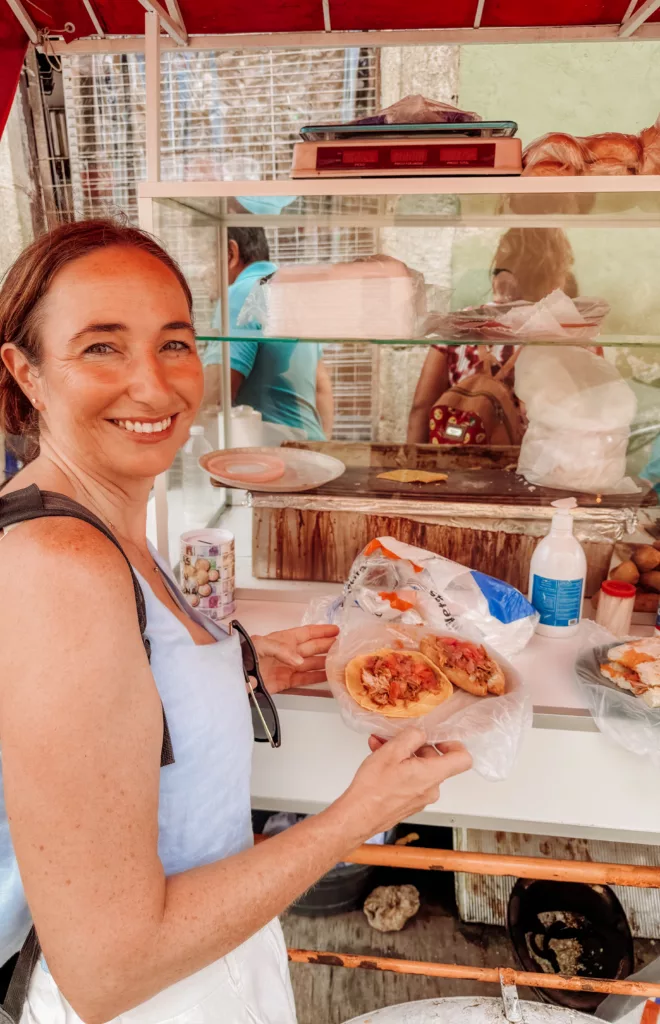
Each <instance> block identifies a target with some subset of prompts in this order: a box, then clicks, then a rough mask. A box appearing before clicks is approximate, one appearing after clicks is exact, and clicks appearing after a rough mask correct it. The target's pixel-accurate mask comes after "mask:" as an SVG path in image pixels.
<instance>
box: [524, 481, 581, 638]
mask: <svg viewBox="0 0 660 1024" xmlns="http://www.w3.org/2000/svg"><path fill="white" fill-rule="evenodd" d="M552 506H553V508H556V509H557V511H556V512H555V514H554V516H553V517H552V525H551V527H550V533H549V534H548V536H547V537H544V538H543V540H542V541H540V542H539V544H538V545H537V547H536V550H535V552H534V554H533V555H532V564H531V566H530V573H529V600H530V601H531V603H532V604H533V605H534V607H535V609H536V611H537V612H538V613H539V614H540V616H541V621H540V622H539V624H538V626H537V627H536V632H537V633H540V634H541V635H542V636H554V637H567V636H573V634H574V633H577V630H578V626H579V625H580V616H581V614H582V599H583V597H584V580H585V577H586V575H587V559H586V556H585V554H584V551H583V549H582V545H581V544H580V542H579V541H577V540H576V539H575V537H574V536H573V516H572V514H571V511H572V509H574V508H576V506H577V501H576V500H575V498H561V499H560V500H559V501H553V502H552Z"/></svg>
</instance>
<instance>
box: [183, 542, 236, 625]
mask: <svg viewBox="0 0 660 1024" xmlns="http://www.w3.org/2000/svg"><path fill="white" fill-rule="evenodd" d="M234 566H235V558H234V537H233V534H231V533H230V532H229V531H228V530H213V529H208V530H192V531H190V532H189V533H184V534H182V536H181V585H182V589H183V593H184V595H185V598H186V600H187V601H188V603H189V604H190V606H191V607H192V608H195V609H196V610H197V611H199V612H202V613H203V614H204V615H208V617H209V618H210V619H213V620H214V621H216V622H218V621H221V620H222V619H225V618H226V617H227V616H228V615H232V614H233V612H234V610H235V608H236V603H235V601H234V573H235V568H234Z"/></svg>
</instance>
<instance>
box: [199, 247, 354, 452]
mask: <svg viewBox="0 0 660 1024" xmlns="http://www.w3.org/2000/svg"><path fill="white" fill-rule="evenodd" d="M228 236H229V245H228V263H229V330H230V333H231V337H232V339H236V340H232V341H231V348H230V353H231V391H232V404H233V405H249V406H251V407H252V408H253V409H256V410H258V411H259V412H260V413H261V415H262V417H263V419H264V420H265V421H266V422H268V423H281V424H283V425H284V426H288V427H296V428H298V429H299V430H303V431H304V432H305V434H306V435H307V438H308V440H310V441H323V440H325V439H326V437H330V436H331V434H332V421H333V411H334V408H333V406H334V403H333V395H332V385H331V383H330V376H329V374H328V371H327V368H326V366H325V364H324V363H323V359H322V356H323V351H322V346H321V345H320V344H317V343H316V342H299V341H265V340H256V339H259V338H260V337H261V334H262V324H261V322H260V321H259V319H258V318H256V317H257V314H254V316H255V319H249V318H247V319H246V317H245V316H243V317H241V311H242V310H243V307H244V305H245V303H246V300H247V299H248V296H249V295H250V293H251V292H252V291H253V289H255V288H259V287H261V282H263V281H264V279H266V278H268V277H270V276H271V275H272V274H274V273H275V272H276V270H277V267H276V265H275V264H274V263H271V262H270V253H269V251H268V241H267V239H266V233H265V231H264V230H263V228H230V229H229V231H228ZM253 305H256V304H254V303H253ZM250 315H252V314H250ZM212 326H213V329H214V330H217V331H218V332H219V331H220V330H221V310H220V303H219V302H218V303H217V305H216V308H215V313H214V316H213V323H212ZM239 339H240V340H239ZM202 358H203V362H204V366H205V368H206V374H207V386H209V387H211V388H217V387H218V367H219V365H220V363H221V361H222V356H221V349H220V345H219V344H215V345H214V344H213V343H211V344H209V345H207V348H206V350H205V351H204V353H203V355H202Z"/></svg>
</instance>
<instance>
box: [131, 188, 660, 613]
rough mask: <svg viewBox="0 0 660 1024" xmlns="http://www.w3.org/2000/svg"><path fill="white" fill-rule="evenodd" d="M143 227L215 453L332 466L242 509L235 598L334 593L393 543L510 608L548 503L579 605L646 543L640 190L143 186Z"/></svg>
mask: <svg viewBox="0 0 660 1024" xmlns="http://www.w3.org/2000/svg"><path fill="white" fill-rule="evenodd" d="M140 215H141V222H142V224H143V225H144V226H145V227H147V228H149V229H151V230H153V232H154V233H155V234H156V235H157V236H158V237H159V238H160V239H161V240H162V241H163V243H164V244H165V246H166V248H167V249H168V250H169V251H170V252H171V253H172V254H173V255H174V256H175V257H176V258H177V259H178V260H179V262H180V263H181V265H182V267H183V270H184V272H185V273H186V275H187V277H188V280H189V281H190V283H191V287H192V290H193V295H194V299H195V322H196V329H197V334H198V345H199V350H200V354H201V357H202V360H203V362H204V366H205V377H206V394H205V404H204V408H203V410H202V414H201V421H202V422H203V423H204V425H205V429H206V433H207V438H208V440H209V442H210V443H211V444H212V446H213V447H214V448H216V447H217V448H223V447H230V446H231V447H252V446H264V445H266V446H273V445H280V444H285V445H287V446H298V447H301V448H307V449H310V450H313V451H316V452H325V453H330V454H332V455H335V456H336V457H339V458H340V459H341V461H342V462H343V463H344V464H345V466H346V471H345V472H344V473H343V475H342V476H341V477H339V478H338V479H336V480H334V481H332V482H329V483H328V484H326V485H325V486H323V487H320V488H317V489H316V490H314V491H311V492H309V493H305V494H281V493H280V494H275V495H274V494H268V493H263V492H262V493H258V494H257V493H255V494H252V496H251V505H252V512H251V513H250V515H251V517H252V519H253V526H254V536H253V547H252V559H253V561H252V564H253V570H254V573H255V575H256V576H259V577H263V578H267V579H268V578H286V579H300V580H303V579H308V580H309V579H314V580H334V581H341V580H343V579H345V578H346V573H347V570H348V568H349V567H350V564H351V561H352V559H353V557H354V555H355V553H356V551H357V550H358V549H359V545H360V543H361V542H362V541H363V540H368V539H370V537H372V536H375V535H379V534H383V533H395V534H396V535H397V536H400V537H401V538H402V539H407V540H410V541H411V542H413V543H418V544H422V546H423V545H424V544H427V545H429V546H434V547H435V549H436V550H442V551H443V553H446V554H448V555H449V556H450V557H452V558H455V559H456V560H458V561H463V562H466V563H467V564H471V565H472V566H473V567H474V568H479V569H482V570H483V571H486V572H491V573H492V574H494V575H498V576H501V577H503V578H506V579H508V580H509V581H510V582H512V583H514V584H516V585H517V586H521V587H523V589H524V587H525V586H526V574H527V570H528V563H529V557H530V555H531V550H532V549H533V547H534V545H535V543H536V541H537V539H538V536H540V535H541V534H542V533H544V532H545V531H546V530H547V525H548V516H549V514H550V503H551V502H552V501H553V500H555V499H556V498H558V497H562V496H563V497H565V496H568V495H574V496H575V497H576V498H577V499H578V502H579V511H578V514H577V520H578V524H579V527H578V536H579V537H580V539H581V540H582V542H583V543H584V544H585V546H586V548H587V553H588V558H589V566H590V571H589V584H588V593H591V592H593V591H594V590H597V589H598V586H599V585H600V581H601V580H602V578H603V576H604V575H605V574H606V573H607V571H608V568H609V565H610V561H611V558H612V555H613V552H614V549H615V546H616V545H619V546H620V545H625V543H626V538H627V537H628V536H629V535H630V533H631V532H632V531H634V530H639V529H642V530H643V531H644V536H645V539H647V540H648V539H649V538H651V539H652V538H653V537H654V535H655V529H656V527H655V523H656V518H657V509H658V501H657V493H656V489H655V488H656V485H657V486H658V488H659V489H660V408H659V402H658V398H659V396H660V392H659V391H658V388H659V386H660V293H659V291H658V286H657V267H658V261H659V259H660V183H659V182H658V180H657V179H656V178H654V177H652V176H648V177H640V176H634V177H628V178H616V177H611V178H594V177H592V178H584V177H582V178H553V179H548V178H516V179H492V178H491V179H485V178H469V177H466V178H462V179H456V178H453V179H437V178H435V179H419V178H418V179H414V178H408V179H380V180H378V179H362V180H359V181H358V180H355V179H351V180H341V179H333V180H315V181H296V182H289V181H287V182H264V181H261V182H255V181H249V182H225V183H214V182H197V183H190V182H188V183H167V182H163V183H151V184H144V185H142V186H141V198H140ZM394 470H410V471H415V470H416V471H420V470H423V471H425V472H427V473H428V472H434V473H436V474H440V475H441V476H445V477H446V479H440V480H435V481H426V482H424V481H422V480H412V479H405V477H406V474H403V479H399V480H391V479H385V478H383V477H382V473H383V472H388V471H394ZM169 487H170V490H171V492H172V493H174V492H176V491H177V488H178V481H177V474H176V469H175V471H174V472H173V473H172V474H171V475H170V481H169ZM217 494H218V502H217V508H218V511H221V504H222V501H223V500H225V499H224V498H222V497H221V496H222V494H223V492H221V491H220V490H218V491H217ZM174 506H176V498H175V500H174V505H173V507H174ZM177 521H178V520H177ZM374 530H376V531H377V532H376V533H374ZM319 539H321V541H322V543H319Z"/></svg>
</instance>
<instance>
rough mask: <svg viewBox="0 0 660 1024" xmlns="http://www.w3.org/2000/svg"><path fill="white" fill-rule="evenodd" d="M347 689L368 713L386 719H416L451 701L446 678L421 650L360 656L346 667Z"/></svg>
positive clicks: (378, 652) (383, 652)
mask: <svg viewBox="0 0 660 1024" xmlns="http://www.w3.org/2000/svg"><path fill="white" fill-rule="evenodd" d="M345 678H346V689H347V690H348V692H349V693H350V695H351V697H352V698H353V700H354V701H356V702H357V703H358V704H359V705H360V707H363V708H365V709H366V710H367V711H377V712H379V714H381V715H385V717H386V718H417V717H418V716H419V715H425V714H426V713H427V712H428V711H431V710H432V709H433V708H435V707H437V706H438V704H442V703H443V702H444V701H446V700H448V699H449V697H451V695H452V693H453V692H454V688H453V686H452V685H451V683H450V682H449V680H448V679H447V676H446V675H445V674H444V673H443V672H441V671H440V669H439V668H438V667H437V666H436V665H434V664H433V663H432V662H430V661H429V660H428V658H425V657H424V655H423V654H420V652H419V651H394V650H392V649H391V648H389V647H384V648H383V649H382V650H380V651H374V652H373V654H361V655H359V656H358V657H357V658H353V660H352V661H349V663H348V665H347V666H346V677H345Z"/></svg>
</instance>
